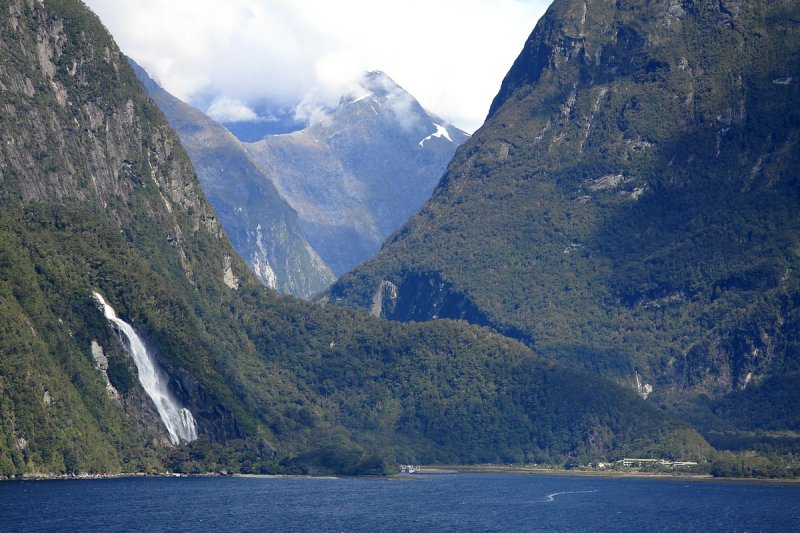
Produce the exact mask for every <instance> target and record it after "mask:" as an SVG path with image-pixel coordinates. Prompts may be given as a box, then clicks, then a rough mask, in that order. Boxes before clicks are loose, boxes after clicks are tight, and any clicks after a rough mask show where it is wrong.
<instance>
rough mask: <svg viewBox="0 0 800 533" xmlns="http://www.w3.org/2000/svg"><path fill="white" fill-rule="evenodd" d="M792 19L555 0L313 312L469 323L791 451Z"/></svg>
mask: <svg viewBox="0 0 800 533" xmlns="http://www.w3.org/2000/svg"><path fill="white" fill-rule="evenodd" d="M798 20H800V4H798V3H797V2H793V1H779V2H767V1H756V0H723V1H716V0H714V1H697V0H696V1H694V2H686V1H677V0H674V1H664V2H643V1H638V0H623V1H618V2H615V3H614V2H599V1H583V0H580V1H579V0H556V1H555V2H554V3H553V4H552V6H551V7H550V8H549V10H548V11H547V13H546V14H545V16H544V17H543V18H542V19H541V20H540V22H539V23H538V24H537V26H536V29H535V30H534V31H533V33H532V34H531V36H530V38H529V40H528V41H527V43H526V44H525V46H524V48H523V50H522V52H521V54H520V55H519V57H518V58H517V60H516V62H515V63H514V66H513V67H512V69H511V70H510V72H509V73H508V75H507V76H506V78H505V80H504V81H503V84H502V87H501V89H500V92H499V94H498V95H497V97H496V98H495V100H494V103H493V105H492V108H491V111H490V113H489V117H488V119H487V121H486V123H485V125H484V126H483V127H482V128H481V129H480V130H479V131H478V132H476V133H475V135H474V136H473V137H472V139H470V140H469V141H467V142H466V143H465V144H464V145H463V146H462V147H460V148H459V150H458V151H457V153H456V155H455V157H454V159H453V161H452V162H451V163H450V165H449V167H448V170H447V173H446V174H445V176H444V177H443V179H442V180H441V182H440V183H439V185H438V187H437V189H436V190H435V191H434V193H433V196H432V198H431V200H430V201H428V202H427V203H426V205H425V206H424V207H423V208H422V209H421V210H420V211H419V212H418V213H417V214H415V215H414V216H413V217H412V219H411V220H410V221H409V222H408V224H406V225H405V226H404V227H403V228H402V229H400V230H399V231H398V232H397V233H395V234H394V235H393V237H392V238H391V239H389V240H388V241H387V243H386V244H385V245H384V248H383V250H382V251H381V252H380V253H379V254H378V256H377V257H376V258H374V259H372V260H370V261H369V262H367V263H365V264H363V265H360V266H358V267H357V268H356V269H355V270H354V271H353V272H351V273H349V274H347V275H345V276H344V277H343V278H341V280H340V281H339V282H337V283H336V284H335V285H334V287H333V288H332V289H331V291H330V298H329V299H330V301H331V302H334V303H338V304H341V305H346V306H356V307H361V308H363V309H368V310H372V311H373V312H374V313H375V314H379V315H381V316H384V317H388V318H393V319H397V320H402V321H409V320H414V321H420V320H433V319H436V318H445V317H449V318H462V319H465V320H468V321H470V322H472V323H475V324H481V325H487V326H489V327H491V328H493V329H494V330H495V331H498V332H502V333H504V334H506V335H509V336H512V337H515V338H517V339H520V340H522V341H524V342H525V343H526V344H528V345H529V346H531V347H535V349H536V350H537V352H538V353H540V354H542V355H546V356H547V357H549V358H551V359H553V360H557V361H560V362H562V363H565V364H569V365H571V366H574V367H577V368H582V369H586V370H589V371H592V372H594V373H597V374H600V375H604V376H608V377H611V378H613V379H614V380H616V381H617V382H618V383H620V384H624V385H626V386H628V387H630V388H632V389H634V390H637V391H638V392H639V393H640V394H641V395H642V397H647V398H648V401H652V402H656V403H660V404H661V405H662V406H664V407H669V408H675V409H678V410H679V411H681V412H683V413H686V414H687V416H690V417H692V418H693V420H695V421H696V422H697V423H698V424H699V425H700V427H704V428H705V429H706V430H709V431H710V428H713V429H714V430H715V431H716V430H719V431H728V430H730V431H739V430H741V431H743V432H744V433H742V435H745V434H747V435H750V436H753V435H754V434H753V433H747V432H751V431H753V430H755V429H759V430H762V431H763V430H773V431H790V434H791V435H794V437H792V438H794V439H795V440H794V441H792V442H794V443H795V444H793V445H794V446H797V444H798V443H799V442H800V441H798V440H797V438H796V437H797V434H796V433H791V432H792V431H797V430H800V426H798V421H797V417H796V416H794V415H793V414H792V412H793V409H792V408H790V407H789V405H791V401H790V400H789V398H792V397H797V395H798V394H800V357H798V354H800V352H799V351H798V346H800V307H799V306H798V302H799V301H800V279H799V278H798V276H797V272H800V256H798V253H797V251H798V244H800V197H799V196H798V193H799V192H800V183H798V172H797V168H798V163H799V162H800V144H799V140H800V83H799V82H800V62H798V61H797V60H796V58H797V57H798V52H799V51H800V50H799V48H800V26H798V22H797V21H798ZM744 412H746V413H748V414H747V415H744V414H743V413H744ZM689 413H690V414H689ZM748 438H749V437H748ZM790 440H791V439H790ZM737 445H738V444H737Z"/></svg>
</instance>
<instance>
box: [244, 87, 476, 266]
mask: <svg viewBox="0 0 800 533" xmlns="http://www.w3.org/2000/svg"><path fill="white" fill-rule="evenodd" d="M358 91H359V92H356V93H354V94H352V95H347V96H344V97H342V99H341V101H340V104H339V106H338V107H337V108H336V109H335V110H334V111H333V112H332V113H331V114H330V115H329V116H327V117H325V118H324V119H322V120H320V121H319V122H316V123H314V124H312V125H311V126H309V127H308V128H306V129H303V130H301V131H298V132H295V133H291V134H287V135H271V136H267V137H264V139H262V140H261V141H259V142H256V143H249V144H246V146H247V149H248V150H249V151H250V153H251V154H252V156H253V158H254V159H255V160H256V162H257V163H258V165H259V167H260V168H261V169H262V170H263V171H264V173H265V174H266V175H267V176H269V177H270V179H272V181H273V182H274V183H275V186H276V187H277V188H278V190H279V191H280V192H281V194H282V195H283V197H284V198H286V199H287V201H288V202H289V203H290V204H291V205H292V207H294V208H295V209H296V210H297V212H298V214H299V215H300V220H301V223H302V225H303V229H304V230H305V232H306V235H308V239H309V241H310V242H311V244H312V246H313V247H314V249H315V250H317V251H318V252H319V254H320V255H321V256H322V258H323V259H324V260H325V262H326V263H327V264H328V265H330V267H331V269H333V271H334V273H336V274H337V275H341V274H343V273H344V272H346V271H347V270H349V269H350V268H352V267H353V266H355V265H356V264H357V263H359V262H361V261H364V260H366V259H368V258H370V257H372V256H373V255H375V253H376V252H377V251H378V250H379V249H380V246H381V244H382V243H383V241H384V240H385V239H386V237H388V236H389V235H390V234H391V233H392V232H394V231H395V230H396V229H397V228H399V227H400V226H401V225H402V224H403V223H404V222H405V221H406V220H408V217H409V216H410V215H411V214H412V213H414V212H415V211H416V210H417V209H419V207H420V206H421V205H422V204H423V203H424V202H425V200H427V199H428V198H429V197H430V194H431V191H433V188H434V186H435V185H436V183H437V182H438V181H439V178H440V177H441V175H442V173H443V172H444V169H445V167H446V166H447V163H448V162H449V161H450V158H451V157H452V155H453V152H455V149H456V148H457V147H458V145H459V144H461V143H462V142H464V141H465V140H466V139H467V138H468V135H467V134H465V133H464V132H462V131H461V130H459V129H458V128H456V127H454V126H452V125H451V124H448V123H447V122H446V121H445V120H443V119H441V118H439V117H437V116H435V115H433V114H431V113H429V112H428V111H426V110H425V109H423V108H422V106H420V104H419V103H418V102H417V101H416V100H415V99H414V97H413V96H412V95H410V94H409V93H408V92H406V91H405V90H404V89H403V88H401V87H400V86H398V85H397V84H396V83H395V82H394V81H393V80H392V79H391V78H389V77H388V76H387V75H386V74H384V73H382V72H370V73H368V74H366V75H365V77H364V79H363V80H362V81H361V83H360V87H359V90H358Z"/></svg>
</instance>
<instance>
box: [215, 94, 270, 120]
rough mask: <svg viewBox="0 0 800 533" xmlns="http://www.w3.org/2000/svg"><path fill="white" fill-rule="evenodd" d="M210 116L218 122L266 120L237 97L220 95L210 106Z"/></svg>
mask: <svg viewBox="0 0 800 533" xmlns="http://www.w3.org/2000/svg"><path fill="white" fill-rule="evenodd" d="M207 113H208V116H210V117H211V118H213V119H214V120H216V121H217V122H265V121H266V120H267V118H265V117H260V116H258V115H257V114H256V112H255V111H253V110H252V109H251V108H250V107H249V106H248V105H247V104H245V103H244V102H242V101H241V100H236V99H235V98H228V97H227V96H218V97H216V98H214V100H213V101H212V102H211V105H209V106H208V111H207Z"/></svg>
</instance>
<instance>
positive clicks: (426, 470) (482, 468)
mask: <svg viewBox="0 0 800 533" xmlns="http://www.w3.org/2000/svg"><path fill="white" fill-rule="evenodd" d="M456 474H512V475H534V476H571V477H596V478H609V479H613V478H620V479H656V480H676V481H690V482H700V483H714V482H720V483H731V482H735V483H770V484H785V485H797V484H800V478H765V477H714V476H712V475H711V474H690V473H666V472H635V471H619V470H605V471H597V470H566V469H564V468H542V467H532V466H522V465H519V466H518V465H420V466H419V470H418V471H416V472H413V473H407V472H398V473H396V474H389V475H386V476H346V475H336V474H332V475H303V474H240V473H230V474H228V473H220V472H205V473H200V474H183V473H177V472H160V473H156V474H148V473H145V472H120V473H118V472H114V473H103V474H47V473H42V472H36V473H32V474H27V475H23V476H21V477H14V478H0V483H2V482H13V481H80V480H103V479H125V478H203V477H230V478H241V479H330V480H336V479H344V478H362V479H385V480H393V479H403V480H408V479H414V478H417V479H423V478H424V476H436V475H456Z"/></svg>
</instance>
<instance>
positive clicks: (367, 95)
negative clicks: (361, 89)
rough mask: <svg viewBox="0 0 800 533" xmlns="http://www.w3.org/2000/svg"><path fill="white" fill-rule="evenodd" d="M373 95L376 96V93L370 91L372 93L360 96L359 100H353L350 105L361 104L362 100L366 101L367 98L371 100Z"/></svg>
mask: <svg viewBox="0 0 800 533" xmlns="http://www.w3.org/2000/svg"><path fill="white" fill-rule="evenodd" d="M373 94H375V93H373V92H372V91H370V92H368V93H367V94H364V95H361V96H359V97H358V98H356V99H355V100H351V101H350V103H351V104H355V103H356V102H360V101H361V100H364V99H365V98H369V97H370V96H372V95H373Z"/></svg>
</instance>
